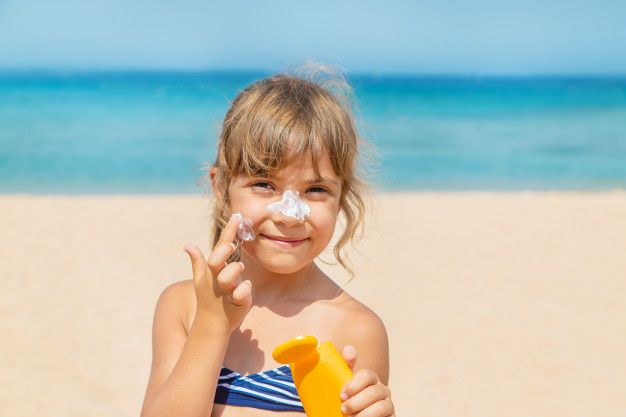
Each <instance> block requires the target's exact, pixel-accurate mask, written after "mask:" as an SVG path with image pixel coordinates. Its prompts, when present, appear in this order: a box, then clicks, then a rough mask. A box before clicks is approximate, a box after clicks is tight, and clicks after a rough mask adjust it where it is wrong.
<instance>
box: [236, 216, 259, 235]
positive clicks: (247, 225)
mask: <svg viewBox="0 0 626 417" xmlns="http://www.w3.org/2000/svg"><path fill="white" fill-rule="evenodd" d="M233 216H235V217H236V218H237V220H239V225H238V226H237V237H238V238H239V239H240V240H243V241H244V242H248V241H251V240H254V238H255V235H254V230H253V229H252V220H250V219H248V218H247V217H243V216H242V214H241V213H233Z"/></svg>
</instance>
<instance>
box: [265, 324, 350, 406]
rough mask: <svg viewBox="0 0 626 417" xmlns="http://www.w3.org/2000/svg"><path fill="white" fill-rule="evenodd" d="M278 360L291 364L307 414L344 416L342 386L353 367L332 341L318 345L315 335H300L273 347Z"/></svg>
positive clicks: (275, 357) (347, 379) (273, 355)
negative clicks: (341, 396) (341, 395)
mask: <svg viewBox="0 0 626 417" xmlns="http://www.w3.org/2000/svg"><path fill="white" fill-rule="evenodd" d="M272 357H273V358H274V360H275V361H276V362H278V363H285V364H289V368H291V374H292V376H293V382H294V383H295V385H296V390H297V391H298V395H299V396H300V400H301V401H302V406H303V407H304V411H305V413H306V415H307V417H344V416H345V414H343V413H342V412H341V409H340V407H341V398H340V397H339V394H340V393H341V388H342V387H343V386H344V385H345V384H346V383H347V382H348V381H349V380H350V379H351V378H352V371H351V370H350V368H349V367H348V364H347V363H346V361H344V359H343V358H342V357H341V355H340V354H339V352H337V350H336V349H335V347H334V346H333V345H332V343H330V342H325V343H322V344H320V345H319V346H318V344H317V339H316V338H315V337H313V336H298V337H296V338H294V339H291V340H289V341H287V342H285V343H283V344H281V345H279V346H277V347H276V349H274V351H273V352H272Z"/></svg>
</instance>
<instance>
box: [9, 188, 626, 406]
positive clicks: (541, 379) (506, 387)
mask: <svg viewBox="0 0 626 417" xmlns="http://www.w3.org/2000/svg"><path fill="white" fill-rule="evenodd" d="M376 201H377V204H376V206H375V207H374V208H373V209H372V210H371V211H370V215H369V218H368V227H367V229H366V236H365V238H364V240H363V241H362V242H361V244H360V245H359V247H358V248H359V249H358V251H354V252H353V258H352V259H353V261H354V263H355V268H356V271H357V277H356V278H355V279H354V280H353V281H351V282H350V283H348V284H346V285H345V289H346V290H347V291H348V292H350V293H351V294H352V295H354V296H355V297H357V298H358V299H360V300H361V301H362V302H364V303H365V304H367V305H368V306H370V307H371V308H372V309H373V310H374V311H376V312H377V313H378V314H379V316H380V317H381V318H382V319H383V321H384V322H385V323H386V326H387V330H388V333H389V339H390V349H391V352H390V353H391V379H390V386H391V389H392V395H393V398H394V402H395V404H396V410H397V415H398V416H405V417H410V416H421V417H427V416H433V417H434V416H442V417H443V416H446V417H447V416H455V417H465V416H467V417H469V416H472V417H491V416H493V417H501V416H506V417H517V416H520V417H522V416H524V417H536V416H546V417H548V416H549V417H589V416H603V417H618V416H620V417H621V416H623V415H624V413H625V410H626V355H625V354H624V352H626V192H617V191H616V192H593V193H592V192H589V193H564V192H558V193H556V192H555V193H551V192H545V193H536V192H532V193H530V192H525V193H523V192H520V193H432V194H431V193H400V194H378V195H377V196H376ZM0 230H1V233H2V239H1V240H0V275H1V279H0V340H2V349H0V369H1V371H0V387H2V389H0V415H2V416H11V417H21V416H34V415H46V416H49V417H57V416H58V417H73V416H76V417H79V416H80V417H84V416H90V417H99V416H102V417H105V416H106V417H111V416H138V415H139V410H140V407H141V402H142V400H143V394H144V391H145V387H146V382H147V377H148V373H149V369H150V354H151V352H150V350H151V340H150V334H151V325H152V315H153V312H154V305H155V302H156V300H157V297H158V295H159V294H160V292H161V291H162V289H163V288H164V287H165V286H167V285H168V284H170V283H172V282H175V281H179V280H182V279H188V278H190V276H191V275H190V266H189V260H188V257H187V255H186V254H185V253H184V252H183V250H182V248H183V246H184V245H185V244H196V245H198V246H200V247H201V248H202V249H203V250H206V248H207V247H208V230H209V221H208V202H207V201H206V200H205V199H204V198H203V197H202V196H193V195H190V196H84V197H71V196H28V195H4V196H0ZM325 258H326V259H329V260H330V259H332V258H331V256H329V255H326V256H325ZM325 269H327V270H328V271H329V272H330V274H331V276H332V277H333V278H334V279H336V281H337V282H338V283H339V284H343V283H345V282H346V279H347V275H346V274H345V273H344V272H343V271H342V270H341V269H340V268H338V267H336V266H328V267H325Z"/></svg>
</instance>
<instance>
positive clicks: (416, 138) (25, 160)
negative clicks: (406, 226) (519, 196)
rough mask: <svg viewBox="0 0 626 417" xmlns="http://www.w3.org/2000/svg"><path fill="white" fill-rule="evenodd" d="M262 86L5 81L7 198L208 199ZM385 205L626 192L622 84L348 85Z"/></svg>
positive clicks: (407, 80) (121, 74)
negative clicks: (413, 196) (464, 194)
mask: <svg viewBox="0 0 626 417" xmlns="http://www.w3.org/2000/svg"><path fill="white" fill-rule="evenodd" d="M267 75H268V73H263V72H235V71H211V72H154V71H150V72H147V71H130V72H129V71H114V72H107V71H104V72H102V71H100V72H84V71H82V72H59V71H48V72H42V71H37V72H34V71H29V72H15V71H14V72H0V193H2V194H15V193H27V194H179V193H185V194H187V193H198V192H202V191H206V189H207V182H206V178H205V171H204V170H203V168H204V167H205V166H206V165H207V164H210V163H211V162H212V161H213V159H214V158H215V150H216V138H217V136H218V134H219V130H220V123H221V121H222V119H223V117H224V114H225V112H226V110H227V109H228V106H229V103H230V102H231V100H232V99H233V98H234V97H235V96H236V95H237V93H238V92H239V91H241V89H243V88H244V87H245V86H247V85H248V84H250V83H251V82H254V81H256V80H258V79H261V78H263V77H265V76H267ZM347 77H348V80H349V81H350V83H351V85H352V87H353V89H354V105H355V118H356V120H357V127H358V129H359V132H360V134H361V136H362V137H363V138H364V140H366V141H367V143H369V145H370V146H366V147H363V151H364V158H363V161H364V163H363V164H361V165H360V170H361V171H362V172H363V174H364V176H365V177H366V180H367V181H368V182H369V183H370V184H371V185H372V187H373V188H374V189H375V190H380V191H521V190H530V191H532V190H591V191H593V190H614V189H626V76H624V77H614V76H611V77H609V76H532V77H530V76H529V77H495V76H456V75H455V76H440V75H439V76H427V75H406V74H404V75H381V74H348V75H347Z"/></svg>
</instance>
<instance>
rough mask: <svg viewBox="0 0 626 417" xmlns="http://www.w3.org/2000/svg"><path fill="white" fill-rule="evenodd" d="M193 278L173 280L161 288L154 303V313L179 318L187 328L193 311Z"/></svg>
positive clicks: (186, 328)
mask: <svg viewBox="0 0 626 417" xmlns="http://www.w3.org/2000/svg"><path fill="white" fill-rule="evenodd" d="M194 304H195V292H194V289H193V280H191V279H188V280H184V281H178V282H174V283H172V284H170V285H168V286H167V287H165V288H164V289H163V291H162V292H161V294H160V295H159V299H158V300H157V305H156V314H159V315H167V316H169V317H172V318H176V319H177V320H180V322H181V324H182V325H183V327H184V328H185V331H187V330H188V322H189V319H190V318H191V313H192V312H193V311H195V305H194Z"/></svg>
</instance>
